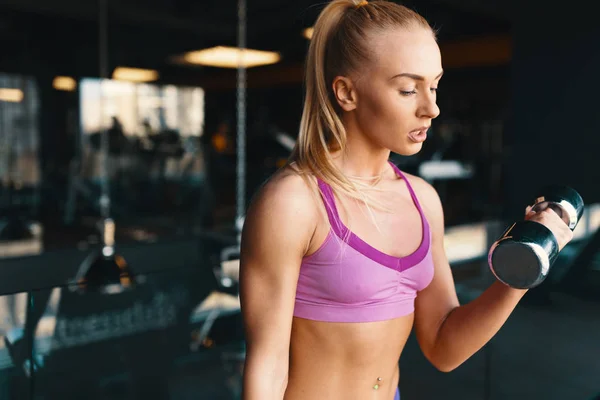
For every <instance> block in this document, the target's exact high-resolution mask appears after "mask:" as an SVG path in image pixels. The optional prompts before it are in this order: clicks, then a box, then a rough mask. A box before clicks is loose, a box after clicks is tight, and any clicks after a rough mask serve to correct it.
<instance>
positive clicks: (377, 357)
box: [285, 314, 413, 400]
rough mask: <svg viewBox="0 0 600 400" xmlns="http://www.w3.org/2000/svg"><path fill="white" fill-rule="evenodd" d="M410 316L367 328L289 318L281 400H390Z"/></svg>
mask: <svg viewBox="0 0 600 400" xmlns="http://www.w3.org/2000/svg"><path fill="white" fill-rule="evenodd" d="M412 323H413V315H412V314H411V315H408V316H405V317H401V318H396V319H393V320H388V321H381V322H370V323H330V322H318V321H311V320H307V319H301V318H294V322H293V325H292V335H291V346H290V367H289V379H288V385H287V390H286V394H285V400H309V399H310V400H320V399H327V400H338V399H339V400H350V399H360V400H371V399H372V400H392V399H393V398H394V394H395V392H396V388H397V387H398V379H399V370H398V361H399V358H400V354H401V353H402V349H403V348H404V345H405V343H406V340H407V338H408V335H409V334H410V331H411V328H412Z"/></svg>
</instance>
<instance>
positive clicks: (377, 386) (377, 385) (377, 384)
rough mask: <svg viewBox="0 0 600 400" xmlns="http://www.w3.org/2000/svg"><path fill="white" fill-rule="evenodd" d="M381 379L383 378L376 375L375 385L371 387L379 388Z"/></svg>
mask: <svg viewBox="0 0 600 400" xmlns="http://www.w3.org/2000/svg"><path fill="white" fill-rule="evenodd" d="M382 381H383V379H381V377H378V378H377V383H376V384H375V386H373V389H375V390H377V389H379V385H380V383H381V382H382Z"/></svg>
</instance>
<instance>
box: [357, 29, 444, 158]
mask: <svg viewBox="0 0 600 400" xmlns="http://www.w3.org/2000/svg"><path fill="white" fill-rule="evenodd" d="M369 45H370V46H371V47H370V49H371V51H372V58H371V59H370V60H369V62H368V63H367V64H366V65H364V66H363V68H361V71H358V73H356V74H355V75H354V74H353V76H352V78H353V79H351V80H352V84H353V87H354V89H355V91H356V92H355V94H356V97H355V100H356V101H355V106H354V108H353V109H352V110H351V111H352V113H353V114H354V115H353V117H352V120H353V123H354V125H355V126H356V128H357V129H356V130H357V132H358V133H359V134H362V135H363V136H364V137H365V139H367V140H368V141H369V142H371V143H372V144H373V145H375V146H378V147H382V148H386V149H389V150H391V151H392V152H394V153H398V154H402V155H413V154H415V153H417V152H418V151H419V150H421V147H422V144H423V141H425V139H426V138H427V129H428V128H429V126H431V121H432V120H433V119H434V118H436V117H437V116H438V115H439V113H440V110H439V108H438V106H437V104H436V90H437V87H438V84H439V81H440V78H441V76H442V72H443V71H442V60H441V54H440V50H439V47H438V45H437V43H436V41H435V38H434V36H433V34H432V33H431V32H430V31H428V30H426V29H422V28H414V29H411V30H401V29H394V30H389V31H386V32H384V33H383V34H379V35H377V36H376V35H372V38H371V40H369ZM348 134H349V135H350V134H352V132H351V131H349V133H348Z"/></svg>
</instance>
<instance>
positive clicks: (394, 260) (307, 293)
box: [294, 162, 434, 322]
mask: <svg viewBox="0 0 600 400" xmlns="http://www.w3.org/2000/svg"><path fill="white" fill-rule="evenodd" d="M390 164H391V165H392V167H393V168H394V170H395V171H396V173H397V174H398V175H399V176H400V177H401V178H402V179H404V181H405V182H406V185H407V187H408V190H409V191H410V195H411V197H412V199H413V201H414V204H415V206H416V207H417V209H418V210H419V213H420V214H421V221H422V224H423V236H422V240H421V244H420V246H419V248H418V249H417V250H416V251H415V252H414V253H412V254H410V255H408V256H406V257H393V256H390V255H388V254H385V253H383V252H381V251H379V250H377V249H375V248H373V247H372V246H370V245H369V244H367V243H366V242H364V241H363V240H361V239H360V238H359V237H358V236H356V235H355V234H354V233H352V232H351V231H349V229H348V228H347V227H346V226H345V225H344V223H343V222H342V221H341V219H340V216H339V214H338V211H337V207H336V205H335V199H334V196H333V191H332V190H331V187H330V186H329V185H327V184H326V183H325V182H323V181H321V180H318V182H319V188H320V190H321V194H322V197H323V201H324V203H325V208H326V209H327V214H328V217H329V223H330V224H331V229H330V231H329V234H328V235H327V238H326V239H325V241H324V242H323V244H322V245H321V247H320V248H319V249H318V250H317V251H316V252H315V253H313V254H311V255H310V256H308V257H304V259H303V260H302V264H301V266H300V276H299V278H298V286H297V290H296V303H295V307H294V316H296V317H300V318H306V319H311V320H317V321H328V322H372V321H382V320H387V319H392V318H397V317H401V316H404V315H408V314H410V313H412V312H413V311H414V300H415V298H416V296H417V292H418V291H420V290H423V289H424V288H425V287H427V285H429V283H430V282H431V280H432V279H433V270H434V269H433V260H432V256H431V232H430V229H429V224H428V222H427V219H426V218H425V215H424V213H423V210H422V209H421V206H420V204H419V201H418V200H417V196H416V195H415V192H414V191H413V189H412V187H411V185H410V183H409V181H408V179H406V177H405V176H404V174H403V173H402V172H401V171H400V170H399V169H398V167H396V165H394V164H393V163H391V162H390ZM400 229H401V227H400Z"/></svg>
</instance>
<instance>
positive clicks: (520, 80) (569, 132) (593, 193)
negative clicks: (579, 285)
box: [505, 0, 600, 212]
mask: <svg viewBox="0 0 600 400" xmlns="http://www.w3.org/2000/svg"><path fill="white" fill-rule="evenodd" d="M532 3H539V2H522V6H521V7H520V9H519V13H518V14H516V16H515V23H514V35H513V38H514V56H513V62H512V104H513V113H512V114H513V118H512V120H511V124H510V127H509V128H508V130H507V138H508V139H509V140H510V148H509V149H508V150H509V151H508V152H507V154H508V156H507V158H506V162H507V168H506V169H507V174H508V175H507V181H506V187H505V190H507V191H508V199H509V203H510V209H512V211H513V212H515V211H518V212H521V210H522V209H523V205H524V202H525V201H529V199H530V197H531V196H532V195H534V191H535V189H536V188H537V187H539V186H541V185H544V184H548V183H562V184H568V185H571V186H573V187H574V188H576V189H577V190H578V191H579V192H580V193H581V194H582V196H583V197H584V200H585V201H586V202H587V203H592V202H598V201H600V186H599V185H598V182H599V181H600V166H599V163H598V161H599V157H598V149H599V148H600V135H599V134H598V132H599V131H600V120H599V119H598V106H599V103H598V92H599V90H600V81H599V80H598V79H597V73H598V71H599V70H600V46H598V42H599V41H600V25H598V23H597V16H596V15H594V14H593V13H592V12H591V10H590V9H589V8H587V7H583V4H582V3H583V1H582V0H575V1H571V2H569V7H559V8H553V7H548V6H545V7H544V6H542V7H540V6H538V4H532Z"/></svg>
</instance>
